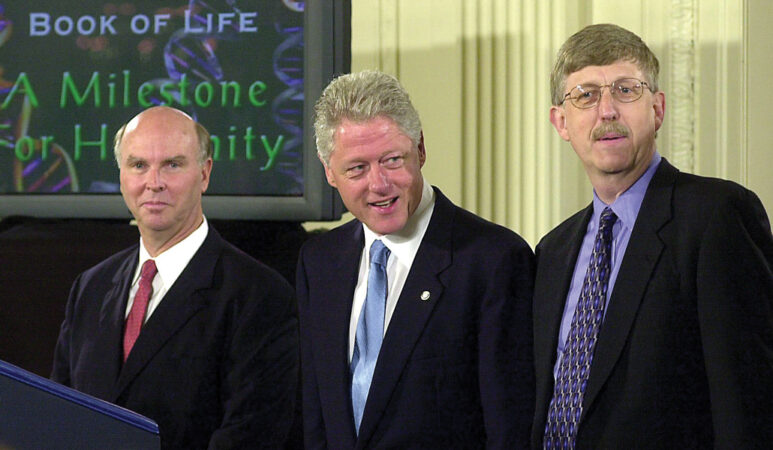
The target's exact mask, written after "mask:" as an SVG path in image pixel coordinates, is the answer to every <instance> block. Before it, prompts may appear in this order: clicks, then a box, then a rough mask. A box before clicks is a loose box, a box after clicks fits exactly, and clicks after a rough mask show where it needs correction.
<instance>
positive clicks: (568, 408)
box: [544, 207, 617, 449]
mask: <svg viewBox="0 0 773 450" xmlns="http://www.w3.org/2000/svg"><path fill="white" fill-rule="evenodd" d="M616 220H617V216H616V215H615V213H614V212H612V210H611V209H610V208H609V207H607V208H604V211H603V212H602V213H601V219H600V220H599V231H598V233H597V234H596V240H595V241H594V243H593V252H592V253H591V257H590V263H589V264H588V270H587V271H586V272H585V280H584V281H583V283H582V291H580V300H579V301H578V302H577V309H576V310H575V311H574V316H573V317H572V324H571V327H570V328H569V336H567V338H566V345H565V346H564V349H565V350H564V355H563V358H562V359H561V365H560V367H559V369H558V376H557V377H556V383H555V387H554V389H553V399H552V400H551V401H550V408H549V409H548V417H547V424H546V425H545V440H544V448H546V449H573V448H574V444H575V439H576V437H577V424H578V423H579V421H580V416H581V415H582V399H583V394H584V393H585V385H586V384H587V382H588V374H589V373H590V366H591V361H593V351H594V350H595V348H596V337H597V336H598V333H599V328H601V322H602V321H603V319H604V303H605V302H606V298H607V287H608V285H609V273H610V272H611V259H612V226H613V225H614V224H615V221H616Z"/></svg>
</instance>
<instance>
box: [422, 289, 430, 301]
mask: <svg viewBox="0 0 773 450" xmlns="http://www.w3.org/2000/svg"><path fill="white" fill-rule="evenodd" d="M421 299H422V300H424V301H425V302H426V301H427V300H429V291H424V292H422V293H421Z"/></svg>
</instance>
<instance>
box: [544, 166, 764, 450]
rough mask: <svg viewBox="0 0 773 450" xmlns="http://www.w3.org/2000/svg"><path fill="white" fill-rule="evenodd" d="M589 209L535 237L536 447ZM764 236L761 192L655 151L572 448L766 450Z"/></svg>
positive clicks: (548, 397) (590, 376) (603, 328)
mask: <svg viewBox="0 0 773 450" xmlns="http://www.w3.org/2000/svg"><path fill="white" fill-rule="evenodd" d="M591 213H592V206H589V207H588V208H586V209H585V210H583V211H580V212H579V213H578V214H575V215H574V216H573V217H571V218H569V219H568V220H567V221H566V222H564V223H562V224H561V225H559V226H558V227H557V228H556V229H554V230H553V231H551V232H550V233H549V234H548V235H547V236H545V237H544V238H543V239H542V241H541V242H540V244H539V245H538V246H537V261H538V262H537V278H536V282H535V292H534V323H535V328H534V331H535V333H534V346H535V364H536V371H537V372H536V373H537V409H536V414H535V420H534V427H533V430H532V443H533V446H534V448H541V445H542V436H543V433H544V429H545V418H546V414H547V409H548V405H549V403H550V399H551V396H552V391H553V365H554V364H555V361H556V347H557V344H558V330H559V326H560V320H561V315H562V312H563V308H564V303H565V300H566V295H567V291H568V289H569V283H570V280H571V276H572V271H573V270H574V266H575V261H576V259H577V255H578V253H579V249H580V244H581V242H582V239H583V235H584V234H585V230H586V227H587V224H588V220H589V219H590V216H591ZM772 267H773V239H772V238H771V232H770V225H769V223H768V219H767V217H766V215H765V210H764V208H763V207H762V204H761V203H760V201H759V199H758V198H757V197H756V196H755V195H754V193H752V192H751V191H749V190H747V189H745V188H743V187H741V186H739V185H737V184H735V183H731V182H728V181H723V180H717V179H711V178H704V177H698V176H693V175H688V174H683V173H680V172H679V171H678V170H676V169H675V168H674V167H673V166H671V165H670V164H669V163H668V162H667V161H666V160H665V159H663V160H662V162H661V163H660V166H659V167H658V169H657V171H656V172H655V175H654V177H653V178H652V180H651V182H650V185H649V187H648V189H647V193H646V195H645V197H644V200H643V202H642V205H641V210H640V211H639V215H638V218H637V219H636V223H635V225H634V228H633V232H632V234H631V239H630V241H629V243H628V247H627V249H626V252H625V255H624V257H623V260H622V263H621V266H620V271H619V273H618V278H617V281H616V284H615V286H614V289H613V291H612V296H611V298H610V300H609V307H608V309H607V313H606V318H605V320H604V323H603V325H602V327H601V330H600V334H599V337H598V341H597V344H596V350H595V355H594V359H593V365H592V367H591V371H590V375H589V379H588V385H587V388H586V392H585V397H584V399H583V414H582V417H581V420H580V424H579V428H578V437H577V448H588V449H603V448H669V449H670V448H680V449H681V448H711V447H716V448H733V449H738V448H755V447H756V448H769V446H770V445H771V442H773V275H771V268H772Z"/></svg>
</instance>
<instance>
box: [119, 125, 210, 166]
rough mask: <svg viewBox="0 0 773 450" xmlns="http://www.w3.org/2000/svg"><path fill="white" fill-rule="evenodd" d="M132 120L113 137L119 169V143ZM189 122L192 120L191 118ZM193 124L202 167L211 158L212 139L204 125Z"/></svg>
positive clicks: (198, 159) (122, 126)
mask: <svg viewBox="0 0 773 450" xmlns="http://www.w3.org/2000/svg"><path fill="white" fill-rule="evenodd" d="M181 112H182V111H181ZM140 114H141V113H140ZM183 114H185V113H183ZM186 115H187V114H186ZM135 117H136V116H135ZM132 120H134V117H133V118H132V119H131V120H129V121H128V122H126V123H124V124H123V125H121V128H119V129H118V131H116V133H115V136H114V137H113V154H114V156H115V162H116V164H118V167H121V141H123V134H124V132H125V131H126V126H127V125H129V123H130V122H131V121H132ZM191 120H193V119H192V118H191ZM193 124H194V126H195V128H196V137H197V138H198V142H199V154H198V158H197V161H198V163H199V165H200V166H203V165H204V163H205V162H206V161H207V159H209V158H211V157H212V154H213V145H212V138H211V137H210V136H209V131H207V129H206V128H204V125H202V124H200V123H198V122H196V121H195V120H193Z"/></svg>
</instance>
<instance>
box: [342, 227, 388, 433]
mask: <svg viewBox="0 0 773 450" xmlns="http://www.w3.org/2000/svg"><path fill="white" fill-rule="evenodd" d="M387 260H389V249H388V248H386V246H385V245H384V243H383V242H381V241H380V240H376V241H373V244H372V245H371V246H370V270H369V271H368V294H367V296H366V297H365V304H364V305H362V311H361V312H360V320H359V321H358V322H357V334H356V337H355V340H354V353H353V354H352V365H351V371H352V408H353V410H354V429H355V430H356V431H357V433H358V434H359V431H360V422H361V421H362V412H363V410H364V409H365V401H366V400H367V399H368V390H369V389H370V381H371V380H372V379H373V370H374V369H375V368H376V360H377V359H378V352H379V350H381V341H382V339H383V338H384V310H385V309H386V297H387V272H386V265H387Z"/></svg>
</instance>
